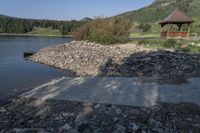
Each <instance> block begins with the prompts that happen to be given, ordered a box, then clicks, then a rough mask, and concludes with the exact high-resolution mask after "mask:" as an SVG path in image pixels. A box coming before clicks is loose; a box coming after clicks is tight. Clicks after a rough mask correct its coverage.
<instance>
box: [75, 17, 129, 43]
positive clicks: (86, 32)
mask: <svg viewBox="0 0 200 133" xmlns="http://www.w3.org/2000/svg"><path fill="white" fill-rule="evenodd" d="M130 26H131V25H130V23H129V21H127V20H125V19H121V18H117V19H101V18H99V19H96V20H94V21H89V22H88V23H86V24H85V25H84V26H82V27H80V28H79V29H78V30H76V31H75V32H74V36H75V38H76V39H77V40H89V41H93V42H97V43H101V44H114V43H125V42H127V41H128V40H129V29H130Z"/></svg>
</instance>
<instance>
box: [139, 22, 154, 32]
mask: <svg viewBox="0 0 200 133" xmlns="http://www.w3.org/2000/svg"><path fill="white" fill-rule="evenodd" d="M138 28H139V30H140V31H142V32H148V31H149V30H150V29H151V25H150V24H144V23H140V25H139V27H138Z"/></svg>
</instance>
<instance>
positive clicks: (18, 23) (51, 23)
mask: <svg viewBox="0 0 200 133" xmlns="http://www.w3.org/2000/svg"><path fill="white" fill-rule="evenodd" d="M83 24H84V22H82V21H76V20H72V21H56V20H35V19H19V18H12V17H0V33H15V34H25V33H28V32H30V31H32V30H33V28H34V27H41V28H49V27H51V28H52V29H59V30H60V32H61V33H62V35H67V34H71V33H72V32H73V31H74V30H75V29H77V28H78V27H80V26H82V25H83Z"/></svg>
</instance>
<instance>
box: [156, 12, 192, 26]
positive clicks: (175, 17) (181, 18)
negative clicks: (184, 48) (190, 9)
mask: <svg viewBox="0 0 200 133" xmlns="http://www.w3.org/2000/svg"><path fill="white" fill-rule="evenodd" d="M192 22H194V21H193V20H192V18H191V17H189V16H187V15H186V14H185V13H183V12H181V11H180V10H179V9H176V10H175V11H173V12H172V13H171V14H170V15H169V16H168V17H167V18H165V19H164V20H163V21H161V22H160V23H159V24H161V25H165V24H187V23H188V24H189V23H192Z"/></svg>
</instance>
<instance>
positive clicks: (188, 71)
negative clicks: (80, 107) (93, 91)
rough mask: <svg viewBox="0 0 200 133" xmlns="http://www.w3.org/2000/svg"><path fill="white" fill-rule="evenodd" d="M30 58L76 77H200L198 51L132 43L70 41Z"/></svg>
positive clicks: (42, 50) (43, 50)
mask: <svg viewBox="0 0 200 133" xmlns="http://www.w3.org/2000/svg"><path fill="white" fill-rule="evenodd" d="M30 60H32V61H34V62H37V63H42V64H47V65H50V66H53V67H56V68H60V69H62V70H66V71H70V72H72V73H74V74H76V75H77V76H128V77H132V76H148V77H194V76H195V77H199V76H200V54H199V53H186V52H178V51H176V52H175V51H172V50H152V49H146V48H144V47H142V46H137V45H134V44H124V45H110V46H103V45H99V44H95V43H89V42H85V41H73V42H71V43H70V44H63V45H56V46H50V47H47V48H44V49H41V50H40V51H38V52H37V53H36V54H34V55H33V56H31V57H30Z"/></svg>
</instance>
